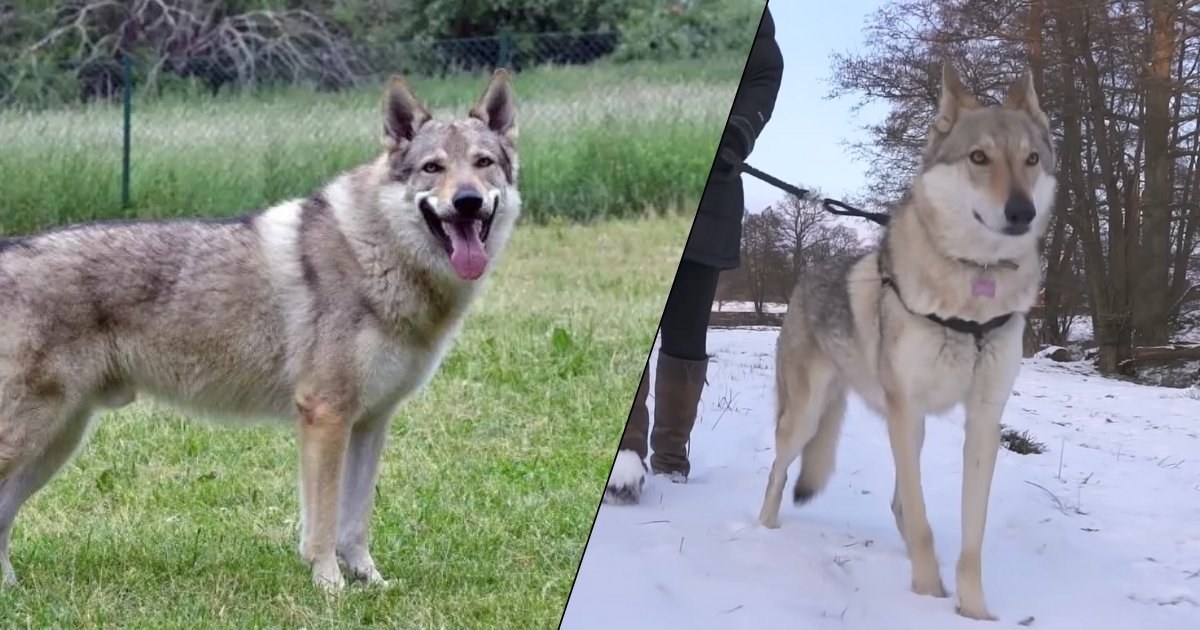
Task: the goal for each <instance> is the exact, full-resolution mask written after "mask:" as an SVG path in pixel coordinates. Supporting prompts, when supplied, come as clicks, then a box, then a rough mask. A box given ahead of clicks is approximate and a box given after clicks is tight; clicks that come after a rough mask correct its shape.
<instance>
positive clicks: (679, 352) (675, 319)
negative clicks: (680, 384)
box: [659, 260, 721, 361]
mask: <svg viewBox="0 0 1200 630" xmlns="http://www.w3.org/2000/svg"><path fill="white" fill-rule="evenodd" d="M720 277H721V270H720V269H717V268H715V267H709V266H707V265H701V264H699V263H695V262H691V261H689V260H685V261H683V262H681V263H679V271H678V272H677V273H676V274H675V282H674V283H673V284H672V285H671V293H670V294H669V295H668V296H667V306H666V308H665V309H664V310H663V316H662V324H661V325H660V327H659V335H660V340H661V342H662V347H661V351H662V352H663V353H664V354H668V355H670V356H673V357H675V358H676V359H684V360H688V361H699V360H702V359H705V358H707V357H708V348H707V344H706V340H707V339H708V320H709V316H710V315H711V314H712V305H713V298H715V297H716V295H717V280H718V279H719V278H720Z"/></svg>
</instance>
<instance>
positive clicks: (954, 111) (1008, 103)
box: [759, 66, 1056, 619]
mask: <svg viewBox="0 0 1200 630" xmlns="http://www.w3.org/2000/svg"><path fill="white" fill-rule="evenodd" d="M1053 168H1054V148H1053V146H1052V144H1051V137H1050V126H1049V121H1048V120H1047V118H1046V115H1045V114H1044V113H1042V111H1041V109H1040V108H1039V106H1038V99H1037V95H1036V94H1035V93H1034V88H1033V83H1032V80H1031V78H1030V76H1029V75H1028V74H1026V75H1025V76H1024V77H1023V78H1022V80H1021V81H1019V82H1017V83H1015V84H1014V85H1013V87H1012V88H1011V90H1010V91H1009V93H1008V95H1007V97H1006V98H1005V100H1004V103H1003V104H1002V105H1001V106H998V107H981V106H980V105H979V104H978V102H977V101H976V100H975V99H974V98H973V97H972V96H971V95H970V94H968V93H967V92H966V90H965V89H964V88H963V85H962V83H961V81H960V80H959V78H958V74H957V73H956V72H955V71H954V69H953V68H951V67H950V66H946V68H945V69H944V71H943V77H942V96H941V103H940V105H939V111H938V115H937V119H936V121H935V123H934V125H933V128H932V130H931V131H930V135H929V140H928V143H927V145H926V147H925V152H924V158H923V163H922V165H921V168H920V172H919V174H918V175H917V176H916V178H915V180H914V181H913V184H912V187H911V189H910V191H909V195H908V199H907V200H906V202H905V203H904V204H903V205H902V207H901V208H900V209H899V210H898V211H897V212H896V213H895V214H894V215H893V216H892V219H891V222H890V225H889V226H888V229H887V232H886V234H885V235H884V237H883V239H882V242H881V243H880V245H879V246H878V248H876V249H875V250H874V251H872V252H870V253H868V254H866V255H865V256H863V257H861V258H858V259H857V260H850V261H846V262H844V263H840V264H833V265H830V266H827V267H826V268H824V269H817V270H813V271H811V272H810V273H808V274H806V275H805V277H804V278H802V279H801V282H800V284H799V286H798V287H797V288H796V290H795V292H794V293H793V295H792V298H791V303H790V304H789V308H788V314H787V316H786V318H785V319H784V322H783V327H782V329H781V330H780V334H779V341H778V347H777V350H776V389H777V398H778V400H777V414H778V417H777V421H776V422H777V424H776V428H775V463H774V465H773V466H772V468H771V473H770V481H769V483H768V485H767V490H766V496H765V497H764V500H763V506H762V513H761V514H760V517H759V518H760V520H761V521H762V523H763V524H764V525H766V526H767V527H772V528H774V527H778V526H779V507H780V502H781V500H782V494H783V485H784V482H785V481H786V480H787V469H788V466H789V465H790V464H791V463H792V461H794V460H795V459H796V457H802V459H801V468H800V476H799V477H798V478H797V480H796V486H795V492H794V498H795V502H796V503H797V504H803V503H805V502H807V501H808V500H810V499H811V498H812V497H813V495H815V494H816V493H817V492H819V491H820V490H821V489H822V488H823V487H824V486H825V484H826V483H827V482H828V481H829V477H830V475H831V474H832V472H833V467H834V455H835V451H836V450H837V440H838V435H839V433H840V431H841V424H842V416H843V414H844V411H845V405H846V393H847V389H853V390H854V391H855V392H856V393H858V394H859V395H860V396H861V397H862V398H863V400H864V401H865V402H866V403H867V404H868V405H869V406H870V407H872V408H873V409H874V410H875V411H876V412H878V413H880V414H881V415H883V416H884V417H885V418H886V420H887V427H888V437H889V438H890V441H891V446H892V455H893V458H894V461H895V466H896V486H895V492H894V494H893V497H892V512H893V513H894V514H895V517H896V526H897V527H898V528H899V530H900V533H901V536H902V537H903V538H904V541H905V543H906V546H907V548H908V557H909V560H910V561H911V563H912V588H913V590H914V591H916V592H917V593H919V594H922V595H933V596H935V597H946V595H947V593H946V589H945V587H944V586H943V585H942V578H941V574H940V572H939V569H938V562H937V558H936V557H935V555H934V549H933V533H932V531H931V530H930V527H929V521H928V520H927V519H926V516H925V499H924V497H923V495H922V491H921V477H920V467H919V459H920V454H921V447H922V445H923V444H924V440H925V415H926V414H929V413H943V412H945V411H948V410H950V409H951V408H953V407H955V406H957V405H959V404H963V405H964V406H965V409H966V443H965V446H964V450H963V470H964V473H963V492H962V495H963V504H962V552H961V555H960V556H959V559H958V570H957V582H958V584H957V586H958V589H957V590H958V612H959V613H960V614H962V615H963V616H966V617H971V618H974V619H994V617H992V615H991V614H990V613H989V612H988V609H987V606H986V604H985V602H984V597H983V584H982V579H981V560H980V552H981V547H982V543H983V531H984V522H985V520H986V519H987V507H988V494H989V493H990V490H991V484H992V474H993V471H994V469H995V464H996V454H997V450H998V447H999V444H1000V416H1001V414H1002V412H1003V411H1004V405H1005V403H1006V401H1007V400H1008V396H1009V394H1010V392H1011V391H1012V385H1013V381H1014V380H1015V379H1016V376H1017V372H1018V370H1019V368H1020V363H1021V338H1022V332H1023V330H1024V328H1025V313H1026V312H1027V311H1028V310H1029V308H1030V307H1031V306H1032V305H1033V303H1034V299H1035V298H1036V296H1037V294H1038V287H1039V284H1040V277H1041V263H1040V258H1039V252H1038V244H1039V242H1040V240H1041V237H1042V236H1043V235H1044V233H1045V231H1046V227H1047V224H1048V222H1049V219H1050V210H1051V204H1052V201H1053V199H1054V191H1055V186H1056V180H1055V177H1054V174H1053Z"/></svg>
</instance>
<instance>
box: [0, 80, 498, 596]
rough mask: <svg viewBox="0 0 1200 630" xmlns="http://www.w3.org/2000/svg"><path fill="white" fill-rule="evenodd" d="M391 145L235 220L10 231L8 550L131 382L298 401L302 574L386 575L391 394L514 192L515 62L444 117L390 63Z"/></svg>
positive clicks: (475, 265)
mask: <svg viewBox="0 0 1200 630" xmlns="http://www.w3.org/2000/svg"><path fill="white" fill-rule="evenodd" d="M383 123H384V124H383V131H384V133H383V141H384V146H385V151H384V152H383V154H382V155H381V156H380V157H379V158H378V159H376V160H374V161H372V162H370V163H368V164H365V165H363V166H360V167H359V168H357V169H354V170H352V171H349V172H347V173H344V174H342V175H340V176H338V177H337V178H335V179H333V180H332V181H331V182H329V183H328V184H326V185H324V186H323V187H321V188H320V189H319V190H317V191H316V192H315V193H314V194H313V195H312V196H311V197H309V198H307V199H303V200H292V201H288V202H286V203H282V204H280V205H277V206H275V207H272V208H269V209H267V210H264V211H261V212H257V213H253V214H249V215H247V216H244V217H241V218H237V219H233V220H218V221H199V220H197V221H169V222H159V223H150V222H146V223H140V222H135V223H129V224H103V223H101V224H94V225H80V226H73V227H67V228H64V229H60V230H56V231H51V232H47V233H44V234H40V235H34V236H29V237H24V238H15V239H8V240H0V568H2V569H3V579H4V580H3V581H4V582H5V583H8V584H11V583H14V582H15V581H16V575H15V574H14V572H13V568H12V564H11V563H10V562H9V549H8V547H9V539H10V534H11V531H12V524H13V519H14V517H15V516H16V514H17V511H18V510H19V509H20V508H21V505H22V504H23V503H24V502H25V501H26V500H27V499H28V498H29V496H30V495H32V494H33V493H34V492H36V491H37V490H38V489H40V488H41V487H42V486H43V485H45V484H46V482H47V481H49V479H50V478H51V477H53V476H54V474H55V473H56V472H57V471H58V470H59V469H60V468H61V467H62V466H63V464H64V463H66V461H67V460H68V459H69V458H70V457H71V455H72V453H74V451H75V450H76V448H77V447H78V446H79V444H80V443H81V442H82V441H83V437H84V435H85V434H86V432H87V427H88V424H89V417H90V416H91V415H92V413H93V411H95V410H97V409H98V408H116V407H120V406H123V405H127V404H129V403H131V402H132V401H133V400H134V398H135V396H136V395H137V394H138V393H144V394H147V395H150V396H154V397H160V398H162V399H164V400H167V401H170V402H173V403H176V404H178V405H180V406H182V407H184V408H189V409H192V410H195V411H197V412H200V413H208V414H213V415H215V416H230V417H235V418H247V419H248V418H255V417H258V418H268V417H273V418H279V419H283V418H295V419H296V421H297V427H298V433H299V441H300V480H299V481H300V483H299V486H300V499H301V534H300V555H301V557H302V558H303V559H304V561H305V562H307V563H309V564H310V565H311V567H312V578H313V582H314V583H315V584H316V585H318V586H320V587H323V588H326V589H329V590H338V589H340V588H342V587H343V586H344V584H345V578H344V577H343V575H342V571H341V570H340V568H339V562H340V563H341V564H342V565H344V566H345V569H346V573H347V575H348V576H349V577H350V578H351V579H353V580H356V581H362V582H366V583H369V584H385V583H386V582H385V581H384V579H383V577H382V576H381V575H380V573H379V571H378V570H377V569H376V566H375V562H374V560H373V559H372V558H371V554H370V552H369V551H368V549H367V547H368V538H369V520H370V513H371V509H372V502H373V498H374V491H375V483H376V479H377V476H378V469H379V458H380V453H381V451H382V449H383V446H384V441H385V437H386V435H387V429H388V425H389V422H390V420H391V417H392V413H393V411H394V410H395V408H396V407H397V406H398V405H399V404H400V403H401V402H403V401H404V400H405V399H407V398H408V397H410V396H411V395H413V394H414V393H416V392H417V391H419V390H420V389H421V388H422V387H423V386H424V385H425V383H427V382H428V381H429V379H430V378H431V377H432V375H433V373H434V372H435V371H436V369H437V367H438V366H439V364H440V363H441V360H442V357H443V356H444V355H445V353H446V351H447V349H448V348H449V347H450V345H451V344H452V342H453V340H454V338H455V337H456V335H457V333H458V331H459V329H460V327H461V325H462V322H463V318H464V317H465V315H466V313H467V310H468V308H469V306H470V304H471V303H472V300H473V298H474V297H475V296H476V294H477V293H478V292H479V289H480V282H481V280H482V278H483V277H484V276H485V275H486V274H487V273H488V271H489V269H490V268H492V267H493V265H492V264H491V263H492V262H494V259H495V258H496V257H497V256H498V255H499V254H500V252H501V250H503V248H504V246H505V244H506V242H507V241H508V239H509V236H510V234H511V232H512V230H513V226H514V223H515V221H516V219H517V216H518V213H519V212H520V205H521V202H520V195H519V194H518V192H517V153H516V150H515V148H514V142H515V139H516V135H517V128H516V124H515V113H514V101H513V94H512V90H511V87H510V83H509V78H508V74H507V73H506V72H505V71H504V70H498V71H496V72H495V74H493V76H492V78H491V80H490V82H489V83H488V85H487V88H486V90H485V91H484V93H483V96H482V97H481V98H480V100H479V101H478V103H477V104H476V105H475V106H474V107H473V108H472V109H471V110H470V112H469V115H467V116H464V117H462V118H461V119H458V120H454V121H442V120H435V119H434V118H433V116H432V114H431V113H430V110H429V109H427V108H426V107H425V106H424V105H422V104H421V103H420V102H419V101H417V99H416V98H415V97H414V96H413V94H412V92H411V91H410V90H409V89H408V87H407V86H406V85H405V83H404V82H403V81H402V80H400V79H399V78H393V79H392V80H391V82H390V83H389V85H388V89H387V92H386V95H385V97H384V100H383Z"/></svg>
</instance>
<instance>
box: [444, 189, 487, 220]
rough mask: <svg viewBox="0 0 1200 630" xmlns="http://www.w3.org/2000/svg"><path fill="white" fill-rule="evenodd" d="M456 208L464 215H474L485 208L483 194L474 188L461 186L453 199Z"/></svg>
mask: <svg viewBox="0 0 1200 630" xmlns="http://www.w3.org/2000/svg"><path fill="white" fill-rule="evenodd" d="M451 203H453V204H454V209H455V210H457V211H458V214H460V215H462V216H464V217H474V216H475V215H477V214H479V211H480V210H482V209H483V196H482V195H480V194H479V193H478V192H476V191H475V189H473V188H459V189H458V190H457V191H456V192H455V193H454V198H453V199H452V200H451Z"/></svg>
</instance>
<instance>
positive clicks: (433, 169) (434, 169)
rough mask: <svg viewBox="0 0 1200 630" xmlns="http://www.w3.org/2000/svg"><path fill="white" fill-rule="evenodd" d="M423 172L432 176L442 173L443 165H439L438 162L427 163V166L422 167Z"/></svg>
mask: <svg viewBox="0 0 1200 630" xmlns="http://www.w3.org/2000/svg"><path fill="white" fill-rule="evenodd" d="M421 170H422V171H425V172H426V173H429V174H431V175H432V174H434V173H441V172H442V165H441V164H438V163H437V162H426V163H425V165H424V166H422V167H421Z"/></svg>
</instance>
